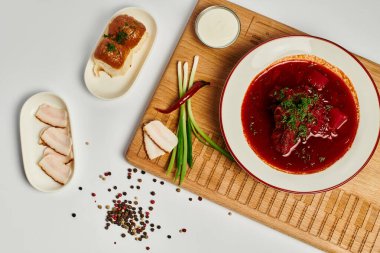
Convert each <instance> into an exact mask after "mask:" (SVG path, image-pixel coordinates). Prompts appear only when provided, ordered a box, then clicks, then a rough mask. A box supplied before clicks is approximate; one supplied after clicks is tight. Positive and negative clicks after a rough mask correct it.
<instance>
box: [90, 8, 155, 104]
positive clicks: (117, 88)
mask: <svg viewBox="0 0 380 253" xmlns="http://www.w3.org/2000/svg"><path fill="white" fill-rule="evenodd" d="M122 14H127V15H129V16H132V17H134V18H135V19H137V20H138V21H140V22H141V23H143V24H144V25H145V27H146V33H147V37H146V39H145V42H144V44H143V45H142V46H141V48H140V49H139V50H138V51H137V52H135V53H134V54H133V60H132V67H131V68H130V69H129V70H128V71H127V73H126V74H125V75H123V76H118V77H113V78H111V77H110V76H108V75H107V74H106V73H104V72H101V73H100V75H99V76H95V74H94V71H93V68H94V62H93V60H92V55H93V52H94V51H95V48H96V46H97V45H98V43H99V41H100V39H101V38H102V37H103V34H104V32H103V33H102V34H101V35H100V38H99V41H98V42H97V43H96V45H95V48H94V50H93V51H92V53H91V56H90V58H89V60H88V62H87V65H86V69H85V72H84V81H85V83H86V86H87V88H88V90H89V91H90V92H91V93H92V94H93V95H94V96H96V97H98V98H101V99H105V100H110V99H115V98H118V97H120V96H122V95H124V94H125V93H126V92H127V91H128V90H129V88H130V87H131V86H132V84H133V83H134V81H135V80H136V78H137V76H138V74H139V73H140V70H141V68H142V66H143V65H144V62H145V60H146V58H147V57H148V55H149V52H150V50H151V48H152V46H153V42H154V40H155V38H156V33H157V25H156V21H155V20H154V19H153V17H152V16H151V15H150V14H149V13H148V12H146V11H145V10H143V9H141V8H137V7H127V8H124V9H122V10H119V11H118V12H116V13H115V14H114V15H113V16H112V17H111V19H110V20H109V22H108V23H107V25H106V28H107V27H108V24H109V23H110V22H111V21H112V20H113V19H114V18H115V17H116V16H119V15H122ZM106 28H105V29H104V30H103V31H106V30H107V29H106Z"/></svg>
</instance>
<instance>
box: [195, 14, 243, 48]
mask: <svg viewBox="0 0 380 253" xmlns="http://www.w3.org/2000/svg"><path fill="white" fill-rule="evenodd" d="M239 30H240V23H239V20H238V18H237V17H236V16H235V15H234V14H233V13H232V12H231V11H229V10H228V9H225V8H222V7H216V8H213V9H210V10H209V11H206V12H205V13H204V14H202V16H201V17H200V18H199V20H198V24H197V32H198V36H199V39H200V40H201V41H202V42H203V43H205V44H206V45H208V46H210V47H216V48H220V47H226V46H228V45H229V44H231V43H232V42H233V41H234V40H235V39H236V37H237V36H238V35H239Z"/></svg>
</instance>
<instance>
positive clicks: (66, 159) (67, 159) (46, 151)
mask: <svg viewBox="0 0 380 253" xmlns="http://www.w3.org/2000/svg"><path fill="white" fill-rule="evenodd" d="M50 154H53V155H56V156H57V157H59V158H60V159H61V160H62V161H63V162H64V163H65V164H67V163H69V162H70V161H72V160H73V152H70V154H69V155H68V156H64V155H61V154H60V153H58V152H56V151H55V150H54V149H52V148H50V147H46V148H45V149H44V152H43V154H42V155H43V156H47V155H50Z"/></svg>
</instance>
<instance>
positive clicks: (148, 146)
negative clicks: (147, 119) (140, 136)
mask: <svg viewBox="0 0 380 253" xmlns="http://www.w3.org/2000/svg"><path fill="white" fill-rule="evenodd" d="M144 145H145V150H146V153H147V154H148V157H149V159H150V160H153V159H155V158H157V157H159V156H162V155H164V154H165V151H163V150H162V149H160V147H158V146H157V145H156V144H155V143H154V142H153V140H152V139H151V138H150V137H149V135H147V134H146V133H144Z"/></svg>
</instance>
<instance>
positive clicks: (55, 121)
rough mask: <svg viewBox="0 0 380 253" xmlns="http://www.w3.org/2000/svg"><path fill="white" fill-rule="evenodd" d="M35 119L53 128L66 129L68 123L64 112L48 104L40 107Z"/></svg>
mask: <svg viewBox="0 0 380 253" xmlns="http://www.w3.org/2000/svg"><path fill="white" fill-rule="evenodd" d="M36 118H37V119H39V120H40V121H42V122H44V123H46V124H48V125H51V126H54V127H66V126H67V123H68V119H67V112H66V110H64V109H60V108H56V107H53V106H50V105H48V104H42V105H40V107H39V108H38V110H37V112H36Z"/></svg>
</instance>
